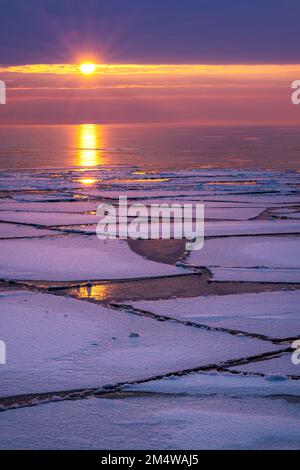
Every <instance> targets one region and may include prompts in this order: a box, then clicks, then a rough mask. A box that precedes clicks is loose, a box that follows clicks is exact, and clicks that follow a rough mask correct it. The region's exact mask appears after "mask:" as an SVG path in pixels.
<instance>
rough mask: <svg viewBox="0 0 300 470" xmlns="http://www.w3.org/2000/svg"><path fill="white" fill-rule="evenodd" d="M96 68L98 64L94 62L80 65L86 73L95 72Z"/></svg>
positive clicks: (81, 69)
mask: <svg viewBox="0 0 300 470" xmlns="http://www.w3.org/2000/svg"><path fill="white" fill-rule="evenodd" d="M95 70H96V65H95V64H93V63H92V62H85V63H84V64H81V65H80V71H81V72H82V73H84V74H86V75H89V74H91V73H94V72H95Z"/></svg>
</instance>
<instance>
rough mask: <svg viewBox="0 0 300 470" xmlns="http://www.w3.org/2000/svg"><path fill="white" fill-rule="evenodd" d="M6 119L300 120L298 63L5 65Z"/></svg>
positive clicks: (2, 119)
mask: <svg viewBox="0 0 300 470" xmlns="http://www.w3.org/2000/svg"><path fill="white" fill-rule="evenodd" d="M0 79H1V80H4V81H5V83H6V86H7V104H6V105H5V106H2V105H1V106H0V124H31V123H33V124H34V123H38V124H59V123H63V124H66V123H84V122H99V123H131V122H143V123H144V122H203V123H207V124H213V123H217V124H226V123H228V124H230V123H241V124H248V123H251V124H263V123H266V124H267V123H274V124H276V123H287V124H299V123H300V106H295V105H293V104H292V103H291V93H292V90H291V83H292V82H293V81H294V80H297V79H300V65H196V64H193V65H191V64H182V65H180V64H174V65H168V64H160V65H157V64H144V65H143V64H97V66H96V70H95V72H94V73H93V74H91V75H88V76H86V75H83V74H82V73H80V71H79V65H78V64H32V65H19V66H11V67H1V66H0Z"/></svg>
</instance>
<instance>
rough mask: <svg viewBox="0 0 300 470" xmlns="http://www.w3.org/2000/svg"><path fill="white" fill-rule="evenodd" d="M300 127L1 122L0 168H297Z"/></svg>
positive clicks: (299, 148) (299, 152)
mask: <svg viewBox="0 0 300 470" xmlns="http://www.w3.org/2000/svg"><path fill="white" fill-rule="evenodd" d="M299 163H300V132H299V127H278V126H276V127H264V126H260V127H255V126H248V127H245V126H243V127H229V126H228V127H226V126H222V127H217V126H209V127H208V126H200V125H178V124H176V125H159V124H155V125H101V124H82V125H57V126H0V168H1V169H4V168H9V169H14V168H16V169H20V168H27V169H28V168H66V167H70V166H76V167H83V168H86V167H95V166H98V165H100V166H101V165H136V166H140V167H143V168H145V169H152V170H154V169H155V170H159V169H173V170H175V169H188V168H256V169H259V168H261V169H272V170H299V169H300V168H299V167H300V165H299Z"/></svg>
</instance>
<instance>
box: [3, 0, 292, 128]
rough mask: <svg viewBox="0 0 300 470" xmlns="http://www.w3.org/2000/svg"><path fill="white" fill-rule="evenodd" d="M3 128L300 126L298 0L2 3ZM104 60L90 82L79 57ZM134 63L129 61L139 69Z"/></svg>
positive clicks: (9, 0)
mask: <svg viewBox="0 0 300 470" xmlns="http://www.w3.org/2000/svg"><path fill="white" fill-rule="evenodd" d="M0 7H1V28H0V80H4V81H5V83H6V86H7V104H6V105H5V106H0V124H6V123H8V124H14V123H17V124H20V123H26V124H28V123H45V124H46V123H85V122H101V123H106V122H107V123H110V122H122V123H124V122H161V121H163V122H165V121H192V122H195V121H197V122H204V123H238V122H242V123H297V124H298V122H299V118H300V106H299V107H296V106H294V105H292V104H291V99H290V96H291V83H292V81H294V80H297V79H300V61H299V43H300V41H299V39H300V27H299V21H300V20H299V18H300V2H299V1H298V0H297V1H295V0H286V1H284V2H283V1H282V0H238V1H237V0H185V1H182V0H159V1H158V0H152V1H149V0H110V1H109V2H108V1H107V2H104V1H102V0H84V1H82V0H59V1H58V0H26V2H25V1H24V0H0ZM84 61H93V62H95V63H97V64H99V65H98V67H97V70H96V73H95V74H94V75H93V76H90V77H86V76H85V77H84V76H82V74H80V72H79V70H78V65H79V64H80V62H84ZM128 65H129V66H128Z"/></svg>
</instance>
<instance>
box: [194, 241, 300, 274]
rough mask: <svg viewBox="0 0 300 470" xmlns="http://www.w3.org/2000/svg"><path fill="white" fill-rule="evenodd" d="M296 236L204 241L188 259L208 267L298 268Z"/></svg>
mask: <svg viewBox="0 0 300 470" xmlns="http://www.w3.org/2000/svg"><path fill="white" fill-rule="evenodd" d="M299 247H300V239H299V238H298V237H296V236H292V235H291V236H285V237H279V236H278V237H271V236H269V237H264V236H259V237H230V238H226V240H225V239H211V240H206V242H205V244H204V247H203V249H202V250H194V251H192V252H191V254H190V257H189V260H188V261H189V262H190V263H191V264H194V265H197V266H208V267H210V266H211V267H228V268H231V267H245V268H246V267H268V268H300V258H299V256H297V255H298V253H299Z"/></svg>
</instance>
